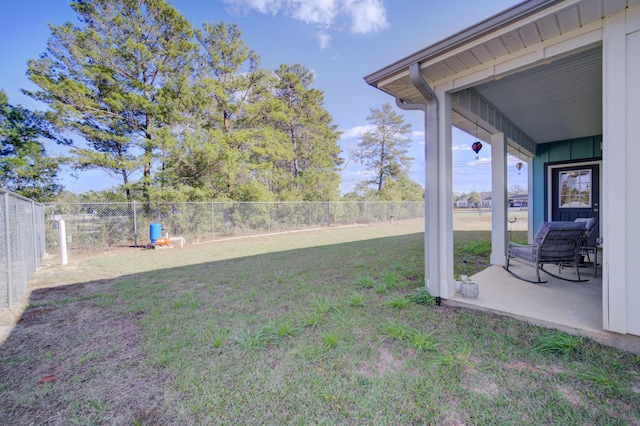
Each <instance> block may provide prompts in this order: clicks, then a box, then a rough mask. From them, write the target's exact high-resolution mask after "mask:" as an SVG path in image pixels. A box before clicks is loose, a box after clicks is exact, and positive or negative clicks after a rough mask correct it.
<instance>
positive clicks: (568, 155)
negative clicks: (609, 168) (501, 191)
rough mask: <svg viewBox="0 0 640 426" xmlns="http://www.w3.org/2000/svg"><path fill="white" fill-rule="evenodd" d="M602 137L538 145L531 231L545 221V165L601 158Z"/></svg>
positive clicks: (533, 168)
mask: <svg viewBox="0 0 640 426" xmlns="http://www.w3.org/2000/svg"><path fill="white" fill-rule="evenodd" d="M601 143H602V136H592V137H588V138H579V139H571V140H566V141H558V142H551V143H545V144H540V145H538V155H537V157H534V159H533V167H532V172H533V205H532V213H533V230H534V232H533V233H534V234H535V230H537V229H538V228H539V227H540V224H541V223H542V222H544V221H545V220H548V219H547V206H546V202H545V201H546V200H545V167H544V166H545V164H546V163H557V162H563V161H576V160H591V159H594V158H601V157H602V148H601Z"/></svg>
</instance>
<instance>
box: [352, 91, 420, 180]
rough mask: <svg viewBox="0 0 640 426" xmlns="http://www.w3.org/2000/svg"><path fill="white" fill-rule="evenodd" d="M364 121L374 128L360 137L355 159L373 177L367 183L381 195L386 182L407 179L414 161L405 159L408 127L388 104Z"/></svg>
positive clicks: (373, 112) (372, 112) (409, 129)
mask: <svg viewBox="0 0 640 426" xmlns="http://www.w3.org/2000/svg"><path fill="white" fill-rule="evenodd" d="M367 121H369V123H370V124H372V125H373V126H375V129H374V130H372V131H368V132H365V133H364V134H362V135H361V136H360V142H358V149H357V152H356V156H355V157H356V161H358V162H360V163H361V164H362V165H364V166H365V167H366V168H367V170H369V171H370V172H371V173H372V174H373V175H374V178H373V179H371V180H368V181H366V183H367V184H369V185H374V186H375V187H376V188H377V191H378V192H380V191H382V189H383V188H384V186H385V184H386V182H387V180H389V179H392V180H393V179H398V178H400V177H403V176H406V175H407V173H408V170H409V168H410V167H411V162H412V161H413V158H412V157H409V156H407V152H408V147H409V144H410V142H411V140H410V139H409V138H407V137H405V135H406V134H407V133H409V132H410V131H411V125H410V124H407V123H405V122H404V117H403V116H402V115H400V114H398V113H396V112H395V111H393V110H392V109H391V105H390V104H388V103H385V104H384V105H382V109H377V108H372V109H371V115H369V116H368V117H367Z"/></svg>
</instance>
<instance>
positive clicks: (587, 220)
mask: <svg viewBox="0 0 640 426" xmlns="http://www.w3.org/2000/svg"><path fill="white" fill-rule="evenodd" d="M574 222H584V225H585V228H586V229H587V231H590V230H591V229H592V228H593V227H594V226H596V225H597V224H598V219H597V218H595V217H579V218H577V219H576V220H575V221H574Z"/></svg>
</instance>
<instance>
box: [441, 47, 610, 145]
mask: <svg viewBox="0 0 640 426" xmlns="http://www.w3.org/2000/svg"><path fill="white" fill-rule="evenodd" d="M473 88H474V90H475V91H476V92H478V93H479V94H480V95H482V97H484V98H485V99H487V100H488V101H489V102H490V103H492V104H493V105H494V106H495V107H496V108H497V109H498V110H500V111H501V112H502V113H504V114H505V115H506V116H507V117H509V119H510V120H511V121H513V122H514V123H515V124H516V125H517V126H518V127H520V128H521V129H522V130H523V131H524V132H525V133H526V134H527V135H528V136H529V137H530V138H532V139H533V140H534V141H535V142H536V143H546V142H553V141H558V140H566V139H574V138H580V137H585V136H593V135H599V134H602V49H601V47H599V46H598V47H596V48H593V49H590V50H588V51H584V52H581V53H578V54H575V55H573V56H570V57H566V58H563V59H560V60H558V61H555V62H551V63H547V64H542V65H539V66H537V67H535V68H531V69H528V70H525V71H522V72H519V73H516V74H511V75H509V76H506V77H504V78H501V79H499V80H492V81H488V82H486V83H483V84H480V85H477V86H474V87H473ZM453 125H454V126H455V127H458V128H460V129H462V130H463V131H466V132H467V133H471V134H473V132H474V126H475V125H474V123H470V122H469V121H468V120H467V119H465V118H464V117H462V116H460V115H458V114H454V117H453Z"/></svg>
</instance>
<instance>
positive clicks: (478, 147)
mask: <svg viewBox="0 0 640 426" xmlns="http://www.w3.org/2000/svg"><path fill="white" fill-rule="evenodd" d="M471 149H472V150H473V152H475V153H476V160H477V159H478V158H480V156H479V155H478V153H479V152H480V150H481V149H482V143H480V141H476V142H474V143H473V145H471Z"/></svg>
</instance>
